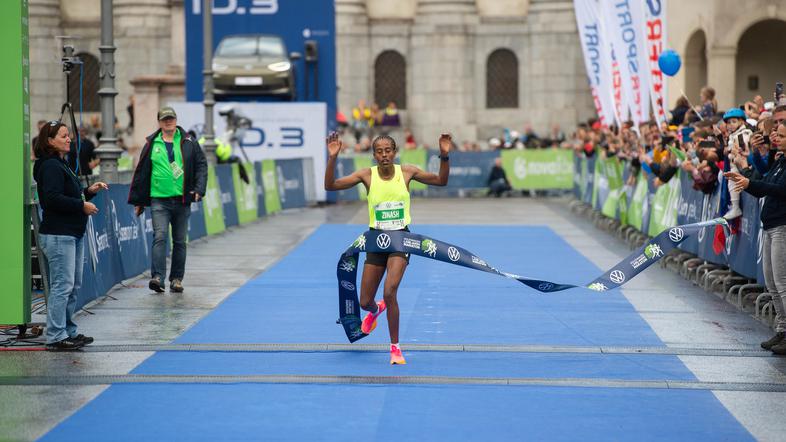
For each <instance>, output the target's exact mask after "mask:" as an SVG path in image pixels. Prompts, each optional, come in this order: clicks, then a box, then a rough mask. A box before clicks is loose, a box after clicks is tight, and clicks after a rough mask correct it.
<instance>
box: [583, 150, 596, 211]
mask: <svg viewBox="0 0 786 442" xmlns="http://www.w3.org/2000/svg"><path fill="white" fill-rule="evenodd" d="M582 173H583V174H584V190H583V192H582V195H583V197H582V199H581V200H582V201H584V203H585V204H592V198H593V196H594V195H595V157H594V156H593V157H590V158H587V159H586V161H585V162H584V164H583V165H582Z"/></svg>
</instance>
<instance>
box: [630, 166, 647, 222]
mask: <svg viewBox="0 0 786 442" xmlns="http://www.w3.org/2000/svg"><path fill="white" fill-rule="evenodd" d="M646 199H647V176H646V175H645V174H644V172H639V178H638V180H637V181H636V189H634V191H633V198H631V202H630V206H629V207H628V222H629V225H631V226H633V227H635V228H636V230H638V231H639V232H641V225H642V219H644V200H646Z"/></svg>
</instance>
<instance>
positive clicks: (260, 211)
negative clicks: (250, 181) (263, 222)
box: [254, 161, 267, 218]
mask: <svg viewBox="0 0 786 442" xmlns="http://www.w3.org/2000/svg"><path fill="white" fill-rule="evenodd" d="M254 174H255V175H256V177H255V179H256V183H257V216H259V218H262V217H263V216H265V215H267V209H266V208H265V186H264V185H262V162H261V161H255V162H254Z"/></svg>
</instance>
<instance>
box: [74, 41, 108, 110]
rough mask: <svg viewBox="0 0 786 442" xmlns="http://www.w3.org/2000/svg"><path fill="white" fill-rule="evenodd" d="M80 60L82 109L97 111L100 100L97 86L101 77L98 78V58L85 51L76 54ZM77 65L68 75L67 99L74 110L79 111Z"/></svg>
mask: <svg viewBox="0 0 786 442" xmlns="http://www.w3.org/2000/svg"><path fill="white" fill-rule="evenodd" d="M76 56H77V57H79V59H80V60H82V63H83V66H82V110H83V111H85V112H98V111H99V110H100V109H101V107H100V104H99V103H100V100H99V97H98V88H99V87H100V83H101V79H100V78H99V76H98V75H99V63H98V59H97V58H96V57H94V56H92V55H90V54H88V53H86V52H82V53H80V54H77V55H76ZM79 75H80V74H79V65H74V68H73V69H72V70H71V73H70V74H69V75H68V101H69V102H71V104H72V105H73V106H74V111H75V112H78V111H79Z"/></svg>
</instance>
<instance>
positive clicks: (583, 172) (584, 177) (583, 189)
mask: <svg viewBox="0 0 786 442" xmlns="http://www.w3.org/2000/svg"><path fill="white" fill-rule="evenodd" d="M586 182H587V159H586V158H583V157H582V158H581V185H580V186H579V187H580V189H579V190H580V191H581V201H584V197H586V196H587V186H585V185H584V183H586Z"/></svg>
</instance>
